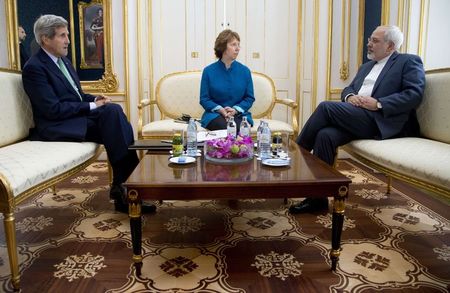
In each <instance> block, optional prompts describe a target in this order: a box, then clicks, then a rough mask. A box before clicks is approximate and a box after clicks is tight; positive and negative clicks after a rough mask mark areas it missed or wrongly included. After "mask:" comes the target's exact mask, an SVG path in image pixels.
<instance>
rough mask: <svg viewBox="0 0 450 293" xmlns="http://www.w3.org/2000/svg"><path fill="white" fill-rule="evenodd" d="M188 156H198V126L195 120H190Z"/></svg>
mask: <svg viewBox="0 0 450 293" xmlns="http://www.w3.org/2000/svg"><path fill="white" fill-rule="evenodd" d="M186 154H187V155H188V156H190V157H195V156H196V155H197V124H195V120H194V118H191V119H189V124H188V127H187V149H186Z"/></svg>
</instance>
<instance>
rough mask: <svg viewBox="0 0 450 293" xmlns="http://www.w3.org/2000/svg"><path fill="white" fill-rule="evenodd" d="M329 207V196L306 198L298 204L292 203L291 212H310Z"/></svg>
mask: <svg viewBox="0 0 450 293" xmlns="http://www.w3.org/2000/svg"><path fill="white" fill-rule="evenodd" d="M326 209H328V199H327V198H309V197H308V198H306V199H305V200H303V201H301V202H299V203H298V204H295V205H291V206H290V207H289V212H290V213H291V214H300V213H310V212H316V211H321V210H326Z"/></svg>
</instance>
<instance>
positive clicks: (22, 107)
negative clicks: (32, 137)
mask: <svg viewBox="0 0 450 293" xmlns="http://www.w3.org/2000/svg"><path fill="white" fill-rule="evenodd" d="M0 89H1V92H0V97H1V98H0V100H1V109H2V114H1V115H0V125H1V131H0V146H4V145H8V144H11V143H14V142H16V141H18V140H22V139H25V138H26V137H27V136H28V132H29V129H30V127H33V112H32V110H31V104H30V100H29V99H28V96H27V94H26V93H25V91H24V90H23V86H22V76H21V74H20V73H17V72H9V71H3V70H2V71H0ZM12 97H13V98H12Z"/></svg>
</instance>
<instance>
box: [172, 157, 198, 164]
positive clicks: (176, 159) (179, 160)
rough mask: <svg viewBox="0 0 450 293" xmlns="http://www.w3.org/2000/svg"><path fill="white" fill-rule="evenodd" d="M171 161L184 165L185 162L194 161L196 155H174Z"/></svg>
mask: <svg viewBox="0 0 450 293" xmlns="http://www.w3.org/2000/svg"><path fill="white" fill-rule="evenodd" d="M169 161H170V162H171V163H174V164H180V165H184V164H190V163H194V162H195V158H194V157H187V156H182V157H172V158H170V159H169Z"/></svg>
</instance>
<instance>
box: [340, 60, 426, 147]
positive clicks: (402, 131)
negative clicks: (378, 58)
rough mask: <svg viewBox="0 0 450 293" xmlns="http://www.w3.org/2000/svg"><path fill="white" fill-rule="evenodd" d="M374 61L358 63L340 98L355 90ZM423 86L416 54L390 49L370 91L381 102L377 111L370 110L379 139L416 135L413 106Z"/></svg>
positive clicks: (356, 90) (420, 98) (423, 82)
mask: <svg viewBox="0 0 450 293" xmlns="http://www.w3.org/2000/svg"><path fill="white" fill-rule="evenodd" d="M375 63H376V62H375V61H369V62H367V63H365V64H363V65H361V67H360V68H359V70H358V73H357V74H356V76H355V78H354V79H353V81H352V82H351V84H350V85H349V86H348V87H346V88H344V90H343V91H342V95H341V99H342V101H345V97H346V96H347V95H349V94H354V95H356V94H357V93H358V91H359V89H360V88H361V86H362V84H363V81H364V78H365V77H366V76H367V74H369V72H370V70H371V69H372V68H373V66H374V65H375ZM424 89H425V72H424V69H423V64H422V60H421V59H420V57H419V56H416V55H411V54H399V53H397V52H394V53H393V54H392V55H391V57H390V58H389V60H388V61H387V63H386V65H385V66H384V68H383V70H382V71H381V73H380V75H379V76H378V78H377V80H376V82H375V85H374V87H373V91H372V95H371V96H372V97H374V98H375V99H377V100H378V101H379V102H380V103H381V104H382V106H383V109H382V110H381V111H377V112H373V114H374V117H375V121H376V123H377V125H378V128H379V130H380V133H381V139H385V138H391V137H395V136H418V135H419V133H420V127H419V123H418V122H417V118H416V110H415V109H416V108H417V107H418V106H419V105H420V103H421V102H422V96H423V91H424Z"/></svg>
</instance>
